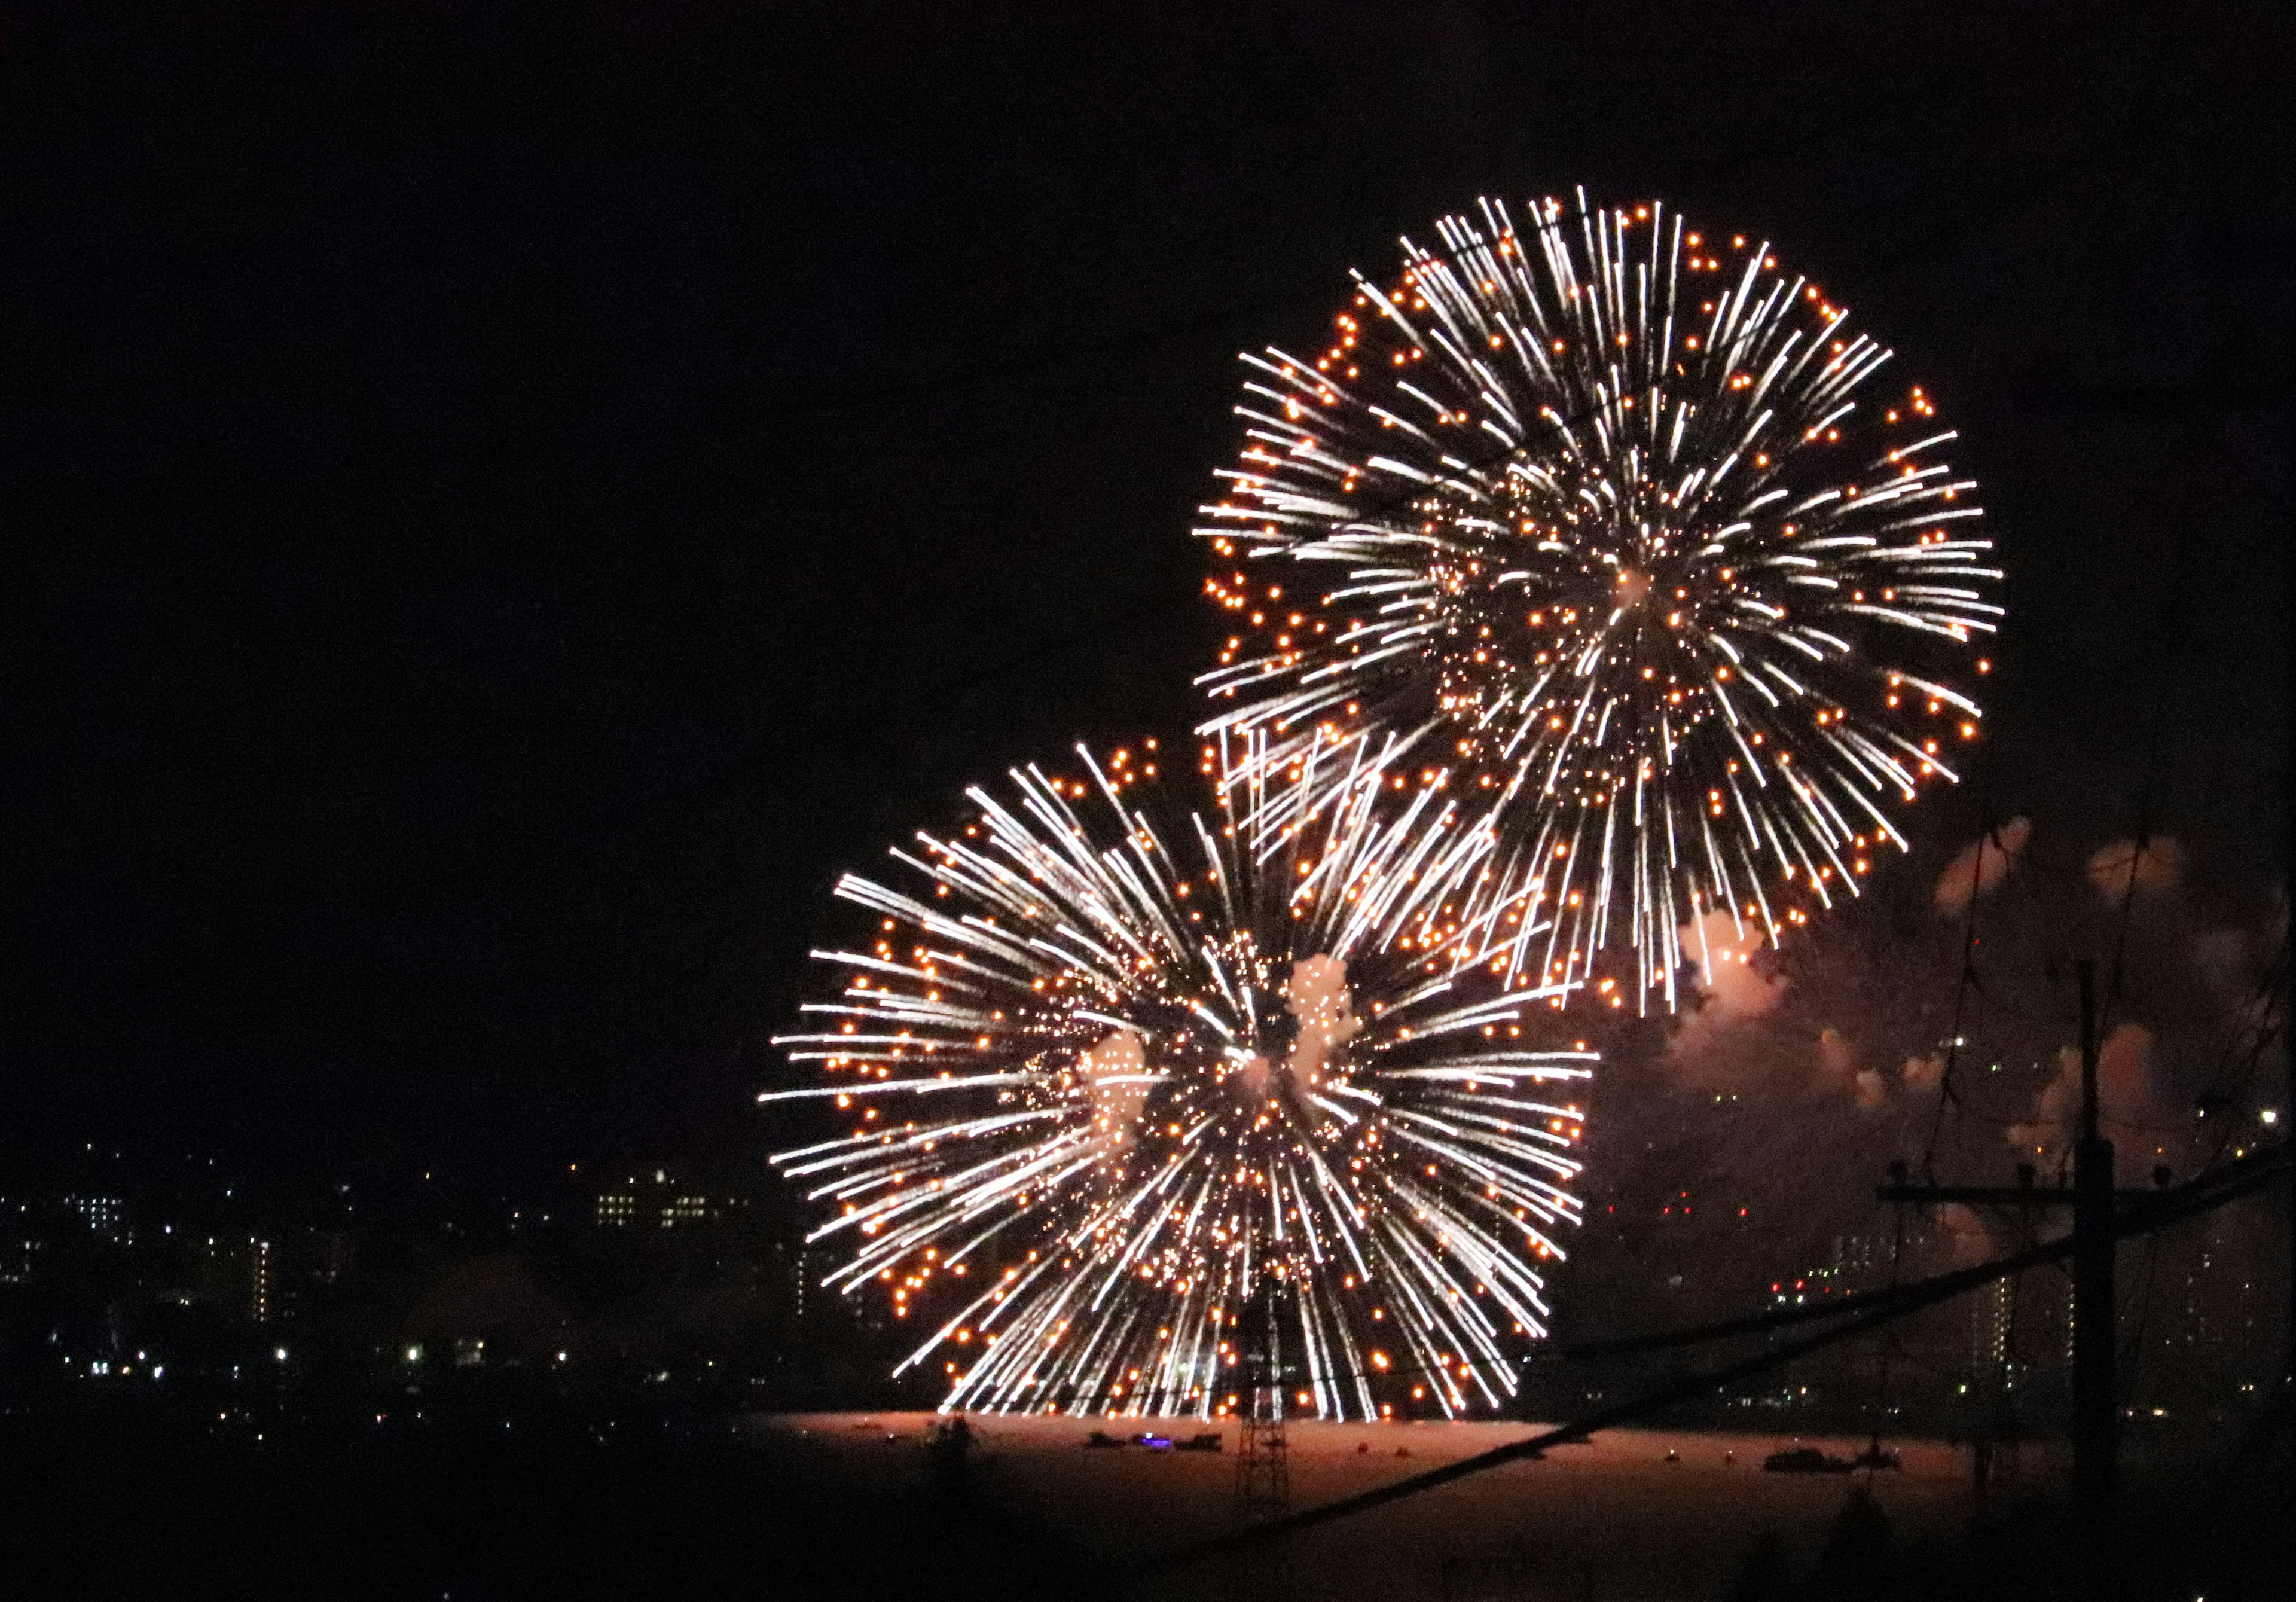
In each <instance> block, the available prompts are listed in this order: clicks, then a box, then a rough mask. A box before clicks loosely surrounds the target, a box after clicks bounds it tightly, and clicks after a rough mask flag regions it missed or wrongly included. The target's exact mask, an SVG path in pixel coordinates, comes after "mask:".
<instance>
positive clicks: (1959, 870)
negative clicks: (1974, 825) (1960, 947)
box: [1931, 817, 2033, 917]
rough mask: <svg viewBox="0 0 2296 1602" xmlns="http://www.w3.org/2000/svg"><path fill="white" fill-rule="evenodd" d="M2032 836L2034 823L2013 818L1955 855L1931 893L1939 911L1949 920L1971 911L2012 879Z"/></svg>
mask: <svg viewBox="0 0 2296 1602" xmlns="http://www.w3.org/2000/svg"><path fill="white" fill-rule="evenodd" d="M2032 837H2033V820H2032V819H2031V818H2030V817H2013V818H2011V819H2010V820H2009V821H2008V822H2007V823H2005V824H2003V825H2002V826H2000V827H1999V828H1997V829H1994V830H1992V831H1990V832H1989V833H1988V834H1980V835H1979V836H1978V837H1977V838H1976V839H1974V840H1972V841H1971V842H1969V843H1968V844H1967V845H1965V846H1964V847H1962V848H1961V850H1958V851H1956V852H1955V853H1954V858H1953V860H1952V861H1950V862H1948V863H1947V864H1946V865H1945V871H1944V872H1943V873H1941V874H1939V875H1938V878H1937V884H1936V887H1935V888H1934V889H1933V890H1932V891H1931V900H1932V901H1934V902H1935V903H1936V906H1937V909H1938V911H1939V913H1940V914H1943V915H1944V916H1948V917H1950V916H1953V915H1954V914H1956V913H1960V912H1966V911H1968V910H1969V904H1970V902H1971V901H1972V900H1976V899H1977V898H1978V897H1980V896H1981V895H1984V894H1985V893H1986V892H1987V891H1990V890H1991V889H1992V888H1993V887H1994V886H1995V885H1997V884H1998V883H2001V881H2002V880H2004V879H2005V878H2007V877H2008V876H2009V874H2010V870H2011V869H2013V868H2014V867H2016V866H2017V859H2018V857H2019V856H2020V855H2021V854H2022V853H2023V851H2024V850H2025V842H2027V841H2029V840H2030V839H2031V838H2032Z"/></svg>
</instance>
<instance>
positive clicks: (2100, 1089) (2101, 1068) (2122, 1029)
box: [2008, 1023, 2161, 1177]
mask: <svg viewBox="0 0 2296 1602" xmlns="http://www.w3.org/2000/svg"><path fill="white" fill-rule="evenodd" d="M2080 1101H2081V1090H2080V1053H2079V1051H2078V1050H2076V1049H2074V1048H2073V1047H2070V1046H2069V1047H2065V1048H2063V1049H2062V1050H2061V1051H2060V1052H2058V1054H2057V1072H2056V1074H2055V1076H2054V1078H2052V1079H2051V1080H2049V1082H2048V1083H2047V1084H2046V1085H2044V1086H2043V1087H2042V1088H2041V1094H2040V1097H2039V1098H2038V1101H2037V1102H2036V1103H2035V1105H2034V1108H2033V1116H2032V1117H2031V1118H2030V1120H2028V1121H2026V1122H2023V1123H2018V1124H2012V1125H2010V1127H2009V1130H2008V1139H2009V1144H2010V1145H2011V1146H2013V1147H2015V1148H2016V1149H2017V1150H2018V1151H2020V1152H2021V1153H2023V1154H2025V1155H2027V1156H2029V1157H2030V1158H2031V1159H2032V1160H2033V1162H2036V1163H2038V1164H2040V1165H2042V1166H2044V1167H2048V1166H2054V1165H2056V1164H2058V1163H2061V1162H2063V1161H2064V1160H2065V1159H2066V1158H2067V1157H2068V1156H2069V1155H2070V1154H2071V1151H2072V1147H2073V1144H2074V1142H2076V1141H2077V1140H2079V1138H2080ZM2096 1102H2097V1130H2098V1132H2099V1133H2100V1134H2102V1135H2103V1137H2104V1138H2106V1139H2108V1140H2110V1141H2112V1143H2113V1147H2114V1154H2113V1158H2114V1160H2113V1166H2114V1168H2115V1169H2116V1170H2117V1171H2120V1173H2121V1174H2122V1175H2123V1176H2124V1177H2126V1176H2128V1175H2134V1174H2141V1173H2143V1172H2144V1171H2145V1170H2146V1169H2148V1168H2150V1167H2151V1166H2152V1158H2153V1146H2154V1144H2155V1138H2156V1136H2157V1133H2158V1131H2159V1128H2160V1125H2161V1117H2160V1114H2159V1112H2158V1109H2157V1108H2156V1107H2155V1106H2154V1105H2153V1031H2151V1030H2149V1029H2147V1028H2145V1027H2144V1025H2143V1024H2142V1023H2123V1024H2121V1025H2120V1026H2119V1027H2118V1028H2116V1029H2114V1030H2113V1031H2112V1033H2111V1034H2110V1035H2108V1036H2106V1037H2105V1039H2104V1044H2103V1046H2101V1047H2098V1048H2097V1054H2096Z"/></svg>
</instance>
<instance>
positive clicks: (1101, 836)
mask: <svg viewBox="0 0 2296 1602" xmlns="http://www.w3.org/2000/svg"><path fill="white" fill-rule="evenodd" d="M1079 755H1080V756H1081V757H1082V758H1083V768H1084V772H1085V774H1086V776H1087V777H1086V778H1085V779H1081V780H1071V779H1068V778H1064V777H1061V776H1047V775H1046V774H1044V773H1042V772H1040V771H1038V770H1037V769H1034V768H1031V769H1029V770H1028V771H1026V772H1021V773H1015V774H1014V775H1013V776H1012V788H1011V790H1010V792H1009V793H1007V794H1006V795H1004V796H998V795H992V794H990V793H987V792H985V791H981V790H974V791H972V792H971V793H970V798H971V800H972V802H973V803H974V806H975V808H976V809H977V817H975V818H974V819H973V820H972V822H970V823H969V824H967V825H966V826H964V828H963V829H962V831H961V832H956V833H952V834H949V835H948V836H947V837H946V838H941V837H936V836H932V835H923V834H921V835H920V836H919V837H918V841H917V845H916V848H915V849H914V850H896V851H895V852H894V853H893V855H894V857H895V859H897V861H898V863H899V864H900V866H901V868H902V870H903V873H902V875H901V877H902V879H903V880H904V881H905V883H906V888H894V887H891V886H888V885H886V884H881V883H877V882H875V881H873V880H869V879H864V878H860V877H857V876H852V875H849V876H847V877H846V878H845V879H844V880H843V881H841V882H840V884H839V885H838V887H837V893H838V895H839V896H840V898H842V899H843V900H847V901H849V902H852V903H854V904H855V905H857V906H858V907H861V908H865V909H867V911H868V912H869V913H870V914H871V915H872V916H873V917H874V918H875V920H876V924H875V931H874V935H873V939H872V940H871V941H866V942H864V943H862V944H861V945H860V946H858V947H857V949H849V950H832V951H816V953H815V954H814V955H815V957H816V958H818V959H819V960H820V961H821V962H822V963H823V964H824V965H826V966H827V967H829V968H830V969H832V970H834V971H835V972H836V973H837V974H839V975H840V979H841V991H840V994H838V995H837V996H836V997H835V998H833V999H827V1000H824V1001H821V1002H818V1003H816V1004H814V1005H812V1006H808V1008H807V1012H808V1015H809V1017H810V1018H811V1019H812V1020H813V1024H814V1027H813V1028H811V1029H810V1030H809V1031H808V1032H806V1033H802V1034H798V1035H793V1036H790V1037H786V1038H784V1039H782V1040H780V1041H778V1042H777V1044H779V1045H781V1046H783V1047H784V1048H785V1049H786V1050H787V1052H788V1055H789V1056H790V1058H791V1061H792V1062H793V1063H796V1064H804V1065H808V1067H811V1068H815V1069H817V1070H818V1071H819V1072H821V1073H822V1075H823V1078H822V1080H821V1081H820V1082H819V1083H816V1084H814V1085H809V1086H807V1087H805V1088H802V1089H792V1090H785V1091H779V1092H774V1093H770V1094H769V1095H768V1096H767V1097H764V1098H763V1099H767V1100H786V1099H791V1098H797V1097H819V1098H828V1099H831V1100H833V1103H834V1105H835V1106H836V1108H837V1109H838V1110H839V1112H840V1115H841V1118H842V1119H846V1120H849V1121H850V1122H849V1127H848V1128H847V1130H845V1132H842V1133H840V1134H839V1135H837V1136H836V1137H835V1138H829V1139H824V1140H822V1141H819V1142H818V1143H816V1144H812V1145H808V1146H802V1147H800V1148H799V1149H796V1150H791V1151H785V1152H783V1153H781V1154H777V1155H776V1156H775V1159H774V1161H775V1163H776V1164H777V1165H779V1167H780V1168H781V1170H782V1171H783V1173H785V1174H787V1175H789V1176H791V1177H792V1178H793V1179H799V1180H801V1181H803V1182H805V1183H807V1184H808V1186H809V1187H810V1194H811V1195H812V1197H813V1198H814V1199H815V1200H816V1202H818V1203H821V1204H825V1205H826V1206H827V1207H828V1208H829V1209H831V1210H832V1211H831V1214H830V1217H829V1220H828V1221H827V1222H826V1223H824V1225H822V1226H821V1228H819V1229H817V1230H816V1232H815V1235H814V1237H813V1238H816V1239H826V1240H832V1241H837V1242H840V1243H844V1244H847V1245H849V1247H850V1250H851V1256H850V1257H849V1259H848V1260H847V1261H845V1262H844V1264H843V1266H841V1267H840V1268H839V1269H837V1270H835V1271H834V1272H833V1273H832V1274H831V1275H830V1276H829V1283H830V1284H831V1285H832V1286H836V1287H839V1288H841V1289H843V1290H844V1291H846V1292H847V1293H849V1294H854V1293H859V1292H862V1291H865V1290H868V1289H870V1288H871V1287H874V1288H875V1289H876V1290H878V1291H881V1292H882V1293H883V1294H886V1295H887V1296H888V1297H889V1299H890V1301H891V1302H892V1303H893V1305H894V1307H895V1310H896V1311H897V1312H898V1313H899V1314H900V1315H901V1316H903V1317H907V1316H910V1315H911V1314H912V1313H914V1314H916V1315H919V1316H920V1319H921V1321H922V1322H924V1323H926V1324H927V1325H928V1327H929V1328H930V1334H929V1335H926V1337H925V1338H924V1340H923V1341H922V1344H920V1345H919V1346H918V1347H917V1348H916V1350H915V1351H914V1352H913V1353H912V1354H911V1355H910V1356H909V1358H908V1359H907V1360H906V1362H905V1363H904V1364H903V1365H902V1367H903V1368H909V1367H912V1366H926V1367H930V1366H931V1364H934V1363H939V1364H941V1365H942V1366H943V1368H944V1372H945V1373H946V1374H947V1377H948V1383H949V1386H950V1389H949V1392H948V1396H947V1402H946V1403H945V1405H946V1406H947V1407H949V1408H970V1409H988V1410H1028V1411H1042V1410H1047V1409H1058V1410H1062V1411H1066V1412H1070V1413H1074V1414H1077V1415H1096V1414H1103V1413H1125V1414H1141V1415H1162V1414H1180V1415H1194V1416H1197V1417H1216V1416H1218V1414H1220V1413H1222V1412H1224V1411H1226V1409H1228V1408H1229V1407H1230V1406H1231V1405H1233V1398H1234V1396H1235V1395H1236V1394H1237V1393H1238V1391H1239V1390H1240V1389H1241V1384H1242V1382H1241V1381H1240V1379H1239V1377H1238V1375H1237V1374H1236V1372H1235V1371H1234V1364H1235V1362H1236V1360H1237V1359H1238V1356H1239V1354H1240V1351H1241V1349H1242V1346H1243V1344H1244V1341H1243V1337H1242V1334H1241V1331H1240V1324H1241V1322H1242V1319H1244V1318H1245V1316H1246V1312H1247V1310H1248V1309H1254V1308H1264V1307H1267V1306H1270V1305H1273V1306H1275V1307H1276V1308H1277V1309H1279V1312H1278V1313H1277V1315H1276V1317H1275V1327H1276V1330H1277V1339H1278V1342H1279V1343H1280V1344H1281V1346H1282V1348H1283V1350H1282V1353H1281V1360H1282V1362H1283V1373H1284V1374H1285V1376H1286V1377H1285V1379H1284V1382H1283V1383H1284V1387H1285V1390H1286V1393H1287V1401H1289V1402H1290V1403H1291V1404H1292V1405H1293V1406H1294V1407H1295V1408H1297V1409H1300V1410H1305V1411H1308V1412H1312V1413H1314V1414H1316V1415H1318V1416H1322V1417H1349V1416H1355V1417H1376V1416H1378V1415H1379V1412H1380V1410H1381V1409H1382V1408H1392V1407H1398V1406H1400V1407H1402V1408H1403V1409H1405V1410H1406V1411H1409V1410H1412V1409H1413V1407H1414V1405H1415V1401H1423V1404H1424V1405H1426V1406H1429V1407H1431V1408H1433V1409H1439V1410H1441V1411H1443V1412H1445V1413H1447V1414H1457V1413H1462V1412H1467V1411H1471V1410H1473V1409H1477V1408H1481V1407H1496V1406H1497V1405H1498V1404H1499V1403H1500V1402H1501V1401H1503V1400H1504V1399H1505V1397H1506V1396H1507V1395H1508V1394H1509V1393H1511V1392H1512V1391H1513V1368H1512V1364H1511V1363H1510V1362H1509V1359H1510V1358H1512V1357H1513V1356H1514V1355H1517V1354H1519V1353H1520V1351H1521V1348H1522V1346H1523V1343H1526V1342H1527V1341H1529V1340H1530V1339H1532V1338H1535V1337H1536V1336H1537V1335H1539V1334H1541V1333H1543V1327H1544V1321H1545V1319H1546V1304H1545V1302H1544V1300H1543V1291H1542V1280H1541V1276H1540V1273H1539V1266H1538V1265H1539V1264H1540V1262H1541V1261H1543V1260H1545V1259H1547V1258H1550V1257H1554V1256H1558V1255H1559V1254H1560V1252H1561V1247H1560V1245H1559V1244H1558V1241H1557V1238H1556V1237H1557V1236H1558V1234H1559V1233H1560V1231H1561V1229H1562V1227H1563V1226H1566V1225H1569V1224H1572V1223H1574V1222H1576V1220H1577V1218H1578V1212H1579V1204H1578V1203H1577V1201H1576V1200H1575V1199H1574V1198H1573V1197H1572V1195H1570V1190H1569V1188H1568V1187H1569V1186H1570V1181H1571V1180H1572V1179H1573V1178H1574V1176H1575V1175H1576V1174H1577V1172H1578V1171H1579V1162H1578V1161H1577V1159H1576V1158H1575V1156H1574V1155H1573V1152H1574V1150H1575V1148H1576V1146H1578V1144H1579V1138H1580V1132H1581V1129H1582V1115H1583V1107H1582V1105H1581V1102H1580V1099H1579V1098H1580V1097H1581V1096H1583V1094H1584V1091H1583V1086H1582V1085H1581V1083H1580V1081H1582V1080H1584V1079H1585V1078H1586V1077H1587V1074H1588V1073H1589V1072H1590V1064H1591V1063H1592V1061H1593V1057H1592V1055H1591V1054H1589V1053H1587V1051H1585V1050H1584V1049H1583V1046H1581V1047H1574V1048H1573V1049H1570V1050H1563V1051H1555V1050H1546V1049H1540V1048H1538V1043H1537V1041H1536V1039H1527V1038H1525V1037H1526V1035H1527V1033H1528V1032H1529V1031H1526V1028H1525V1015H1526V1014H1527V1013H1529V1011H1531V1010H1532V1008H1531V1005H1530V1004H1531V1002H1532V1001H1533V999H1534V998H1535V995H1536V993H1535V992H1532V991H1529V990H1524V989H1523V988H1521V987H1520V986H1517V987H1514V988H1509V987H1508V986H1507V985H1506V984H1505V983H1504V982H1502V981H1501V980H1500V979H1499V978H1498V976H1497V975H1496V974H1492V973H1491V972H1490V971H1489V969H1488V966H1480V967H1476V968H1472V969H1462V968H1461V967H1460V966H1459V965H1458V962H1457V956H1458V953H1459V952H1461V951H1462V950H1464V949H1480V948H1481V946H1482V944H1483V943H1485V942H1484V941H1482V940H1480V938H1479V936H1478V932H1477V931H1475V930H1473V929H1472V928H1470V927H1469V926H1467V925H1466V924H1463V923H1462V921H1461V913H1462V909H1463V908H1465V907H1467V906H1469V905H1470V904H1476V905H1481V906H1484V907H1486V908H1488V907H1490V906H1491V903H1490V902H1489V900H1488V897H1484V898H1481V899H1480V901H1477V900H1475V899H1474V898H1472V897H1470V896H1469V895H1468V894H1467V893H1466V891H1467V890H1468V888H1469V887H1471V886H1472V884H1473V883H1475V881H1476V879H1477V876H1478V875H1480V874H1481V873H1483V872H1484V871H1485V870H1486V868H1487V865H1488V853H1489V850H1490V839H1489V836H1488V833H1487V832H1480V831H1478V830H1476V829H1474V828H1472V827H1470V826H1467V825H1466V824H1465V823H1464V821H1463V820H1462V817H1461V815H1460V813H1459V809H1457V808H1456V806H1454V805H1452V804H1450V803H1449V802H1448V801H1447V800H1446V799H1444V798H1441V797H1439V796H1437V795H1436V794H1434V793H1426V794H1423V795H1419V796H1415V797H1413V798H1411V799H1410V801H1409V802H1408V803H1407V804H1406V806H1404V807H1402V808H1401V809H1395V810H1393V811H1390V810H1389V809H1385V808H1382V807H1375V806H1374V805H1373V804H1372V801H1373V798H1374V795H1375V794H1376V792H1375V790H1374V788H1373V787H1372V786H1370V785H1357V786H1355V787H1354V788H1353V789H1352V790H1351V791H1350V792H1349V797H1351V798H1352V799H1349V797H1343V798H1342V799H1341V800H1340V801H1337V802H1335V803H1334V804H1333V805H1332V806H1330V807H1328V808H1325V809H1323V811H1322V813H1321V814H1320V816H1319V819H1318V821H1317V822H1316V824H1315V825H1314V826H1312V827H1303V828H1301V829H1300V830H1296V831H1294V832H1293V833H1292V834H1291V836H1290V837H1289V838H1288V839H1287V840H1286V841H1285V842H1283V846H1282V848H1281V849H1280V850H1273V851H1270V852H1268V853H1267V854H1266V855H1265V856H1263V857H1261V858H1259V859H1254V858H1253V857H1252V856H1251V854H1250V853H1248V852H1245V851H1242V850H1239V849H1238V842H1237V832H1236V831H1235V829H1234V827H1233V826H1230V825H1228V824H1227V823H1226V821H1225V820H1224V819H1221V818H1219V817H1218V815H1217V814H1216V815H1215V820H1214V821H1211V822H1207V821H1206V820H1205V818H1204V817H1202V816H1201V815H1196V816H1192V817H1189V818H1188V819H1187V820H1186V825H1185V834H1183V833H1182V832H1181V831H1178V830H1169V829H1167V828H1160V826H1159V825H1158V824H1157V822H1156V821H1155V820H1154V818H1153V817H1152V814H1151V810H1150V809H1147V808H1144V807H1143V806H1140V805H1137V804H1136V799H1137V798H1136V794H1135V792H1136V790H1137V789H1138V788H1139V787H1140V786H1141V785H1153V784H1154V782H1155V781H1154V775H1155V752H1154V751H1153V750H1152V749H1151V750H1149V751H1148V752H1145V753H1144V754H1143V755H1142V756H1140V757H1138V758H1136V757H1135V756H1133V754H1132V753H1129V752H1117V753H1115V754H1114V755H1113V756H1112V757H1111V758H1109V759H1108V760H1105V761H1100V760H1095V759H1094V758H1093V756H1092V755H1091V754H1090V753H1089V752H1081V751H1080V752H1079ZM1168 836H1169V837H1168ZM1502 916H1504V915H1502ZM1547 1016H1549V1017H1551V1015H1547ZM1260 1297H1266V1298H1267V1300H1266V1301H1261V1302H1256V1301H1255V1298H1260ZM921 1333H922V1332H921ZM1293 1392H1296V1393H1297V1394H1296V1395H1292V1394H1290V1393H1293Z"/></svg>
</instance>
